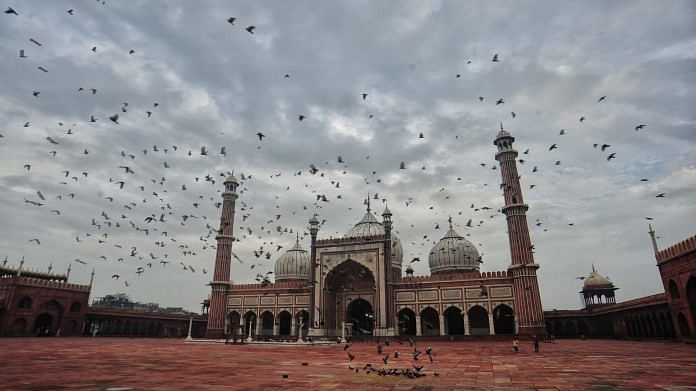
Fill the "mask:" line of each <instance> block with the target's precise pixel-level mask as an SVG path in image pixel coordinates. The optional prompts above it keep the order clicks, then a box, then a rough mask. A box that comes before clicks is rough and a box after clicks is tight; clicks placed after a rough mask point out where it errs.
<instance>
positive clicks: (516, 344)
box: [512, 337, 520, 353]
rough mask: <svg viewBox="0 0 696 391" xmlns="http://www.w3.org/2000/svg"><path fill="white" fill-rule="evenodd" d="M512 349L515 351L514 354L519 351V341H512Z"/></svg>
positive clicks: (516, 339) (515, 339)
mask: <svg viewBox="0 0 696 391" xmlns="http://www.w3.org/2000/svg"><path fill="white" fill-rule="evenodd" d="M512 348H513V349H515V353H517V352H519V351H520V340H519V338H517V337H515V338H513V339H512Z"/></svg>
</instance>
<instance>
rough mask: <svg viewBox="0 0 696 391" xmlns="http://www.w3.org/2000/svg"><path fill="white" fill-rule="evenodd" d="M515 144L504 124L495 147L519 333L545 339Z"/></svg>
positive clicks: (527, 207)
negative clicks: (500, 179) (503, 196)
mask: <svg viewBox="0 0 696 391" xmlns="http://www.w3.org/2000/svg"><path fill="white" fill-rule="evenodd" d="M514 141H515V138H514V137H512V136H511V135H510V133H508V132H507V131H505V130H503V124H500V132H498V135H497V136H496V137H495V141H494V142H493V144H495V146H497V147H498V152H496V154H495V160H497V161H499V162H500V173H501V174H502V176H503V183H502V185H501V186H502V188H503V193H504V195H505V207H503V213H505V216H506V217H507V226H508V238H509V240H510V255H511V264H510V266H509V267H508V272H509V273H510V274H511V275H512V281H513V282H512V286H513V290H514V296H515V317H516V319H517V333H518V334H521V335H537V336H538V337H539V338H543V336H545V335H546V325H545V323H544V310H543V309H542V307H541V296H540V294H539V284H538V282H537V276H536V271H537V269H538V268H539V265H538V264H536V263H534V253H533V252H532V248H533V247H532V241H531V239H530V237H529V227H528V226H527V215H526V212H527V209H529V206H528V205H527V204H525V203H524V199H523V198H522V188H521V187H520V177H519V175H518V174H517V163H516V162H515V158H517V150H515V149H514V148H513V147H512V143H513V142H514Z"/></svg>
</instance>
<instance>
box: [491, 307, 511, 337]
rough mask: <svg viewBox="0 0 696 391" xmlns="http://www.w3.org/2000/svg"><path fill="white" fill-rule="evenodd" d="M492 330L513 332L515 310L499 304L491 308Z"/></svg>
mask: <svg viewBox="0 0 696 391" xmlns="http://www.w3.org/2000/svg"><path fill="white" fill-rule="evenodd" d="M493 330H494V331H495V333H496V334H514V333H515V312H514V311H513V310H512V308H511V307H510V306H509V305H506V304H499V305H498V306H496V307H495V308H494V309H493Z"/></svg>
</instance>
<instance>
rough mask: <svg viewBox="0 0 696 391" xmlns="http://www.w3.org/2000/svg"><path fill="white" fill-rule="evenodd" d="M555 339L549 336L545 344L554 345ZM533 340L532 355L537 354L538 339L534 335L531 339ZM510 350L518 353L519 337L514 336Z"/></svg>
mask: <svg viewBox="0 0 696 391" xmlns="http://www.w3.org/2000/svg"><path fill="white" fill-rule="evenodd" d="M555 339H556V338H555V337H554V335H553V334H551V335H550V336H549V338H548V339H547V340H546V341H547V342H550V343H554V341H555ZM533 340H534V353H539V338H537V336H536V335H534V337H533ZM512 349H513V350H514V351H515V353H518V352H519V351H520V337H518V336H517V335H515V337H514V338H513V339H512Z"/></svg>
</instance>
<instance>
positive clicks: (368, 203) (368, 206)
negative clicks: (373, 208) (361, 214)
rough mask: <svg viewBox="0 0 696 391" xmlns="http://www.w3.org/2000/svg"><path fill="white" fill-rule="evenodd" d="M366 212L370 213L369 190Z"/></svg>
mask: <svg viewBox="0 0 696 391" xmlns="http://www.w3.org/2000/svg"><path fill="white" fill-rule="evenodd" d="M367 213H370V192H369V191H368V192H367Z"/></svg>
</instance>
